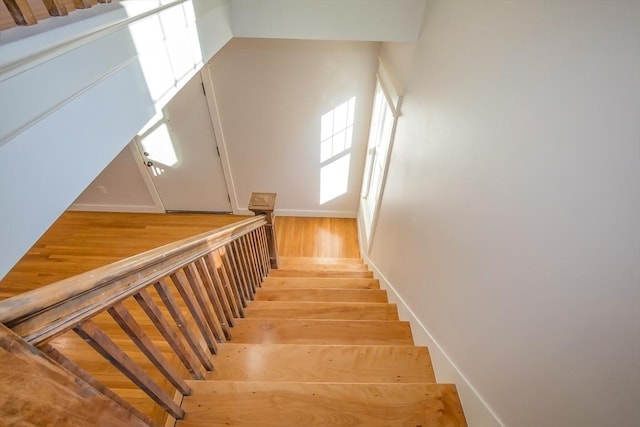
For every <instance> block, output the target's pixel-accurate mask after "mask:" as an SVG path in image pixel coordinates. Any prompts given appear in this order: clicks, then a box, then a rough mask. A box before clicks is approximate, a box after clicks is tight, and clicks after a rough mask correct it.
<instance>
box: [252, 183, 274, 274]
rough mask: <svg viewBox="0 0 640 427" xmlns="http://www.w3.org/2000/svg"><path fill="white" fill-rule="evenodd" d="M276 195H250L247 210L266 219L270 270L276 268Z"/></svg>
mask: <svg viewBox="0 0 640 427" xmlns="http://www.w3.org/2000/svg"><path fill="white" fill-rule="evenodd" d="M275 207H276V193H251V201H249V210H250V211H251V212H253V213H255V214H256V215H264V216H265V217H266V219H267V230H266V231H267V243H268V245H269V259H270V260H271V268H278V246H277V244H276V229H275V214H274V212H273V211H274V209H275Z"/></svg>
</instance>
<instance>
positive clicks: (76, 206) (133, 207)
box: [68, 203, 164, 213]
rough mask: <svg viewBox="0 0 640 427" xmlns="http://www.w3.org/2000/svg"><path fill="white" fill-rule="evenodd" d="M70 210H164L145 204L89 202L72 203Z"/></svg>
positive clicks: (142, 211)
mask: <svg viewBox="0 0 640 427" xmlns="http://www.w3.org/2000/svg"><path fill="white" fill-rule="evenodd" d="M68 210H70V211H87V212H135V213H164V210H158V208H157V207H156V206H147V205H103V204H95V205H94V204H91V203H74V204H72V205H71V206H69V208H68Z"/></svg>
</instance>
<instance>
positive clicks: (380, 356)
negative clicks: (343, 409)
mask: <svg viewBox="0 0 640 427" xmlns="http://www.w3.org/2000/svg"><path fill="white" fill-rule="evenodd" d="M214 362H215V364H216V369H215V370H214V371H213V372H211V373H210V374H209V376H208V377H207V379H209V380H216V381H218V380H225V381H297V382H335V383H351V382H353V383H419V382H423V383H431V382H435V376H434V374H433V368H432V367H431V359H430V357H429V352H428V351H427V348H426V347H414V346H377V345H368V346H367V345H344V346H334V345H292V344H234V343H224V344H221V345H220V352H219V353H218V354H217V355H216V356H215V360H214Z"/></svg>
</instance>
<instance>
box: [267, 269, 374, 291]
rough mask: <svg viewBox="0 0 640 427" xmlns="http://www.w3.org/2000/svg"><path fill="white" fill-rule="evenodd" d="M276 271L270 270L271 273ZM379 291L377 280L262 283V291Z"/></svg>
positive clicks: (310, 279)
mask: <svg viewBox="0 0 640 427" xmlns="http://www.w3.org/2000/svg"><path fill="white" fill-rule="evenodd" d="M274 271H276V270H271V272H272V273H273V272H274ZM274 288H276V289H281V288H286V289H291V288H296V289H318V288H325V289H327V288H329V289H380V282H379V281H378V279H372V278H345V277H342V278H341V277H338V278H336V277H274V276H270V277H267V278H265V279H264V282H262V289H274Z"/></svg>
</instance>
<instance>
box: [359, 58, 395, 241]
mask: <svg viewBox="0 0 640 427" xmlns="http://www.w3.org/2000/svg"><path fill="white" fill-rule="evenodd" d="M381 68H382V67H381ZM381 74H382V73H381V72H379V73H378V81H377V84H376V94H375V98H374V104H373V112H372V116H371V129H370V130H369V144H368V147H367V161H366V164H365V174H364V180H363V183H362V211H363V215H364V223H365V228H366V232H367V238H368V240H369V244H370V242H371V238H372V234H371V231H372V227H373V224H375V221H376V217H377V212H378V207H379V205H380V198H381V197H382V192H383V185H384V180H385V177H386V168H387V164H388V159H389V154H390V149H391V144H392V141H393V136H394V133H395V127H396V120H397V116H398V114H397V108H398V107H399V104H400V97H399V96H397V97H396V102H395V105H394V102H393V101H392V98H391V96H390V95H389V93H388V91H387V90H386V89H385V84H384V83H383V81H384V76H381Z"/></svg>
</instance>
